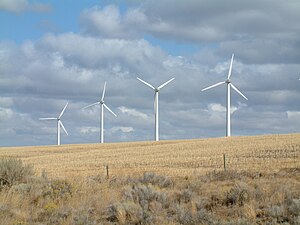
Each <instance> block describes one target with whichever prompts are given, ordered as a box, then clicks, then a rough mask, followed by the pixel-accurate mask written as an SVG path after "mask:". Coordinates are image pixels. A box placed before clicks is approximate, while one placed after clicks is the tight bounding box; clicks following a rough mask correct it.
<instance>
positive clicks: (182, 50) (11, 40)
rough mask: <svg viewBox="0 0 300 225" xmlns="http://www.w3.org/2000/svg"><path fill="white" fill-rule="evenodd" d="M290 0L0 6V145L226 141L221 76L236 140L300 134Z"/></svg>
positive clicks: (295, 23) (299, 45) (297, 48)
mask: <svg viewBox="0 0 300 225" xmlns="http://www.w3.org/2000/svg"><path fill="white" fill-rule="evenodd" d="M299 21H300V1H299V0H288V1H286V0H263V1H262V0H253V1H240V0H227V1H220V0H185V1H181V0H160V1H151V0H145V1H139V0H124V1H121V0H115V1H114V0H110V1H108V0H104V1H100V0H78V1H73V0H64V1H61V0H53V1H50V0H49V1H46V0H41V1H37V0H32V1H31V0H0V27H1V30H0V146H2V147H3V146H36V145H53V144H56V142H57V141H56V123H55V121H41V120H39V118H40V117H57V116H58V115H59V114H60V112H61V111H62V109H63V107H64V106H65V104H66V103H67V102H69V105H68V107H67V108H66V110H65V113H64V115H63V116H62V118H61V121H62V122H63V124H64V126H65V128H66V129H67V131H68V133H69V136H67V135H66V134H65V133H63V132H62V133H61V143H62V144H78V143H97V142H99V131H100V107H99V106H98V105H97V106H94V107H90V108H87V109H84V110H82V108H83V107H85V106H87V105H89V104H92V103H94V102H97V101H99V100H100V98H101V95H102V90H103V86H104V82H105V81H106V82H107V86H106V93H105V103H106V104H107V106H108V107H109V108H110V109H111V110H112V111H113V112H115V113H116V114H117V117H114V116H113V115H112V114H111V113H110V112H109V111H107V110H105V111H104V139H105V142H132V141H150V140H153V139H154V109H153V101H154V91H153V90H151V89H150V88H149V87H147V86H145V85H144V84H142V83H141V82H139V81H138V80H137V79H136V77H137V76H138V77H140V78H141V79H143V80H145V81H147V82H149V83H150V84H152V85H153V86H155V87H158V86H159V85H161V84H162V83H164V82H166V81H167V80H169V79H171V78H172V77H175V80H174V81H172V82H171V83H169V84H168V85H167V86H165V87H164V88H163V89H162V90H161V91H160V92H159V118H160V124H159V125H160V139H161V140H176V139H193V138H212V137H223V136H225V134H226V129H225V128H226V127H225V126H226V86H225V85H222V86H218V87H216V88H214V89H210V90H207V91H205V92H202V91H201V89H203V88H205V87H207V86H209V85H212V84H214V83H217V82H220V81H224V80H226V78H227V74H228V69H229V64H230V58H231V55H232V54H233V53H234V55H235V58H234V62H233V69H232V76H231V81H232V83H233V84H234V85H235V86H236V87H237V88H238V89H239V90H240V91H241V92H242V93H243V94H244V95H245V96H247V98H248V99H249V100H248V101H246V100H245V99H244V98H242V97H241V96H240V95H239V94H238V93H236V92H235V91H234V90H232V92H231V103H232V105H231V129H232V135H233V136H245V135H262V134H284V133H294V132H300V81H299V78H300V39H299V37H300V26H299Z"/></svg>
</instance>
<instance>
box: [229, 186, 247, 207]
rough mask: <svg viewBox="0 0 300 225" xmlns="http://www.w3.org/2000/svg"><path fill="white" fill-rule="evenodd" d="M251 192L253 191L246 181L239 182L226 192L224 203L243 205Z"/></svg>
mask: <svg viewBox="0 0 300 225" xmlns="http://www.w3.org/2000/svg"><path fill="white" fill-rule="evenodd" d="M252 193H253V192H252V191H251V189H250V187H249V186H248V185H247V184H246V183H243V182H239V183H237V184H235V185H234V187H232V188H231V189H230V190H229V191H228V192H227V193H226V196H225V199H224V203H225V205H227V206H229V205H238V206H243V205H244V204H245V203H247V202H249V201H250V199H251V195H252Z"/></svg>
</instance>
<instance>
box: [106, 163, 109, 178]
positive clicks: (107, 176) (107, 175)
mask: <svg viewBox="0 0 300 225" xmlns="http://www.w3.org/2000/svg"><path fill="white" fill-rule="evenodd" d="M106 178H107V179H108V178H109V173H108V165H106Z"/></svg>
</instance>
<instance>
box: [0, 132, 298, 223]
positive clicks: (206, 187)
mask: <svg viewBox="0 0 300 225" xmlns="http://www.w3.org/2000/svg"><path fill="white" fill-rule="evenodd" d="M223 154H225V165H226V171H224V161H223ZM1 158H2V160H1ZM7 159H9V160H7ZM15 159H21V161H18V160H15ZM30 165H33V168H31V167H30ZM106 165H108V166H109V175H110V176H109V178H107V176H106V171H105V166H106ZM299 168H300V134H289V135H269V136H256V137H232V138H214V139H199V140H185V141H161V142H158V143H157V142H139V143H118V144H90V145H62V146H37V147H18V148H0V224H1V225H2V224H3V225H41V224H43V225H47V224H49V225H53V224H55V225H93V224H178V225H179V224H215V225H217V224H224V225H229V224H235V225H236V224H237V225H242V224H243V225H244V224H293V225H296V224H297V225H298V224H300V192H299V190H300V169H299ZM145 171H150V172H145Z"/></svg>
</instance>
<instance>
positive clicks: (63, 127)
mask: <svg viewBox="0 0 300 225" xmlns="http://www.w3.org/2000/svg"><path fill="white" fill-rule="evenodd" d="M59 125H60V126H61V127H62V129H63V130H64V132H65V133H66V134H67V135H68V136H69V134H68V132H67V130H66V128H65V126H64V125H63V123H62V122H61V121H59Z"/></svg>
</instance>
